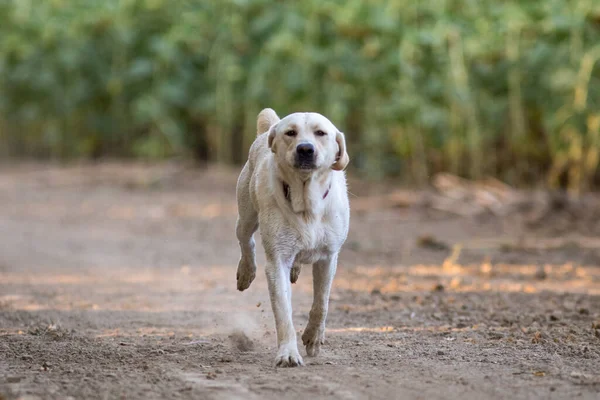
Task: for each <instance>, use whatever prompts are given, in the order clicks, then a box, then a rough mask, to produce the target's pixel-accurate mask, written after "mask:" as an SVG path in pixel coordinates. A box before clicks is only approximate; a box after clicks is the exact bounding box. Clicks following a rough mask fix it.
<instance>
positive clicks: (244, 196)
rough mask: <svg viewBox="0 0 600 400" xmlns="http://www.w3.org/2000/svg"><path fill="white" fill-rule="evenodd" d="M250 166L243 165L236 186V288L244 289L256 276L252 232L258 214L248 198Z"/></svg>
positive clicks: (256, 224)
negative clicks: (238, 259) (237, 261)
mask: <svg viewBox="0 0 600 400" xmlns="http://www.w3.org/2000/svg"><path fill="white" fill-rule="evenodd" d="M250 175H251V172H250V167H249V166H248V164H246V165H245V166H244V169H243V170H242V172H241V174H240V177H239V179H238V186H237V203H238V219H237V222H236V225H235V232H236V236H237V239H238V242H239V244H240V250H241V253H242V254H241V256H240V262H239V263H238V269H237V275H236V279H237V288H238V290H240V291H244V290H246V289H248V288H249V287H250V284H251V283H252V281H253V280H254V278H255V277H256V258H255V254H256V251H255V247H256V244H255V242H254V237H253V236H254V232H256V230H257V229H258V214H257V212H256V210H255V209H254V206H253V205H252V201H251V199H250Z"/></svg>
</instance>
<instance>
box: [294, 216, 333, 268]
mask: <svg viewBox="0 0 600 400" xmlns="http://www.w3.org/2000/svg"><path fill="white" fill-rule="evenodd" d="M296 228H297V233H298V239H299V243H298V250H299V251H298V255H297V258H298V261H299V262H300V263H302V264H312V263H314V262H317V261H318V260H321V259H323V258H325V257H327V255H328V254H330V253H331V252H332V251H334V247H337V245H336V242H337V240H336V237H337V236H338V235H336V232H335V230H334V229H332V228H333V227H332V226H331V224H330V221H323V220H321V221H309V222H306V221H303V222H301V223H299V224H298V225H297V226H296Z"/></svg>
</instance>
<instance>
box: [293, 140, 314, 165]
mask: <svg viewBox="0 0 600 400" xmlns="http://www.w3.org/2000/svg"><path fill="white" fill-rule="evenodd" d="M315 158H316V157H315V146H313V145H312V144H311V143H300V144H299V145H298V146H296V168H300V169H312V168H314V167H315Z"/></svg>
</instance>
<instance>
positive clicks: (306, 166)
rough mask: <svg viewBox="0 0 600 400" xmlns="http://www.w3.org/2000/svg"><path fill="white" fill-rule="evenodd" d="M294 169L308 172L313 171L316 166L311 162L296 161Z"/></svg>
mask: <svg viewBox="0 0 600 400" xmlns="http://www.w3.org/2000/svg"><path fill="white" fill-rule="evenodd" d="M294 167H295V168H297V169H300V170H303V171H310V170H313V169H315V168H316V167H317V166H316V165H315V164H314V163H312V162H303V161H297V162H296V164H295V165H294Z"/></svg>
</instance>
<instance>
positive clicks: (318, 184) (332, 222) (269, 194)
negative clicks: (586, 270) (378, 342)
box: [236, 108, 350, 367]
mask: <svg viewBox="0 0 600 400" xmlns="http://www.w3.org/2000/svg"><path fill="white" fill-rule="evenodd" d="M257 130H258V134H259V136H258V137H257V138H256V140H255V141H254V143H253V144H252V146H251V148H250V154H249V157H248V161H247V162H246V165H245V166H244V169H243V170H242V172H241V174H240V176H239V179H238V183H237V202H238V213H239V215H238V220H237V224H236V234H237V238H238V240H239V243H240V248H241V252H242V255H241V258H240V262H239V265H238V269H237V288H238V290H240V291H243V290H246V289H248V287H249V286H250V284H251V283H252V281H253V280H254V277H255V276H256V261H255V250H254V248H255V242H254V238H253V235H254V233H255V232H256V230H257V229H258V227H259V226H260V234H261V237H262V241H263V247H264V249H265V254H266V258H267V266H266V275H267V281H268V285H269V295H270V298H271V306H272V307H273V314H275V325H276V329H277V346H278V351H277V357H276V359H275V364H276V365H277V366H281V367H296V366H299V365H302V364H303V361H302V357H301V356H300V353H299V352H298V345H297V343H296V331H295V330H294V324H293V322H292V288H291V283H295V282H296V280H297V279H298V274H299V273H300V266H301V265H302V264H312V265H313V281H314V283H313V290H314V299H313V305H312V308H311V310H310V314H309V321H308V325H307V326H306V329H305V330H304V334H303V335H302V342H303V343H304V345H305V346H306V353H307V354H308V355H309V356H316V355H317V354H318V353H319V350H320V349H321V345H322V344H323V341H324V332H325V319H326V317H327V308H328V303H329V292H330V289H331V282H332V280H333V276H334V275H335V271H336V267H337V259H338V253H339V251H340V248H341V247H342V244H343V243H344V241H345V240H346V236H347V235H348V225H349V221H350V207H349V204H348V193H347V187H346V176H345V172H344V168H346V165H347V164H348V161H349V158H348V154H347V153H346V142H345V139H344V134H343V133H342V132H340V131H339V130H338V129H337V128H336V127H335V126H334V125H333V124H332V123H331V122H330V121H329V120H328V119H327V118H325V117H324V116H322V115H320V114H317V113H294V114H290V115H288V116H286V117H285V118H283V119H281V120H280V119H279V117H278V116H277V114H276V113H275V111H273V110H272V109H270V108H266V109H264V110H262V111H261V112H260V114H258V121H257Z"/></svg>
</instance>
